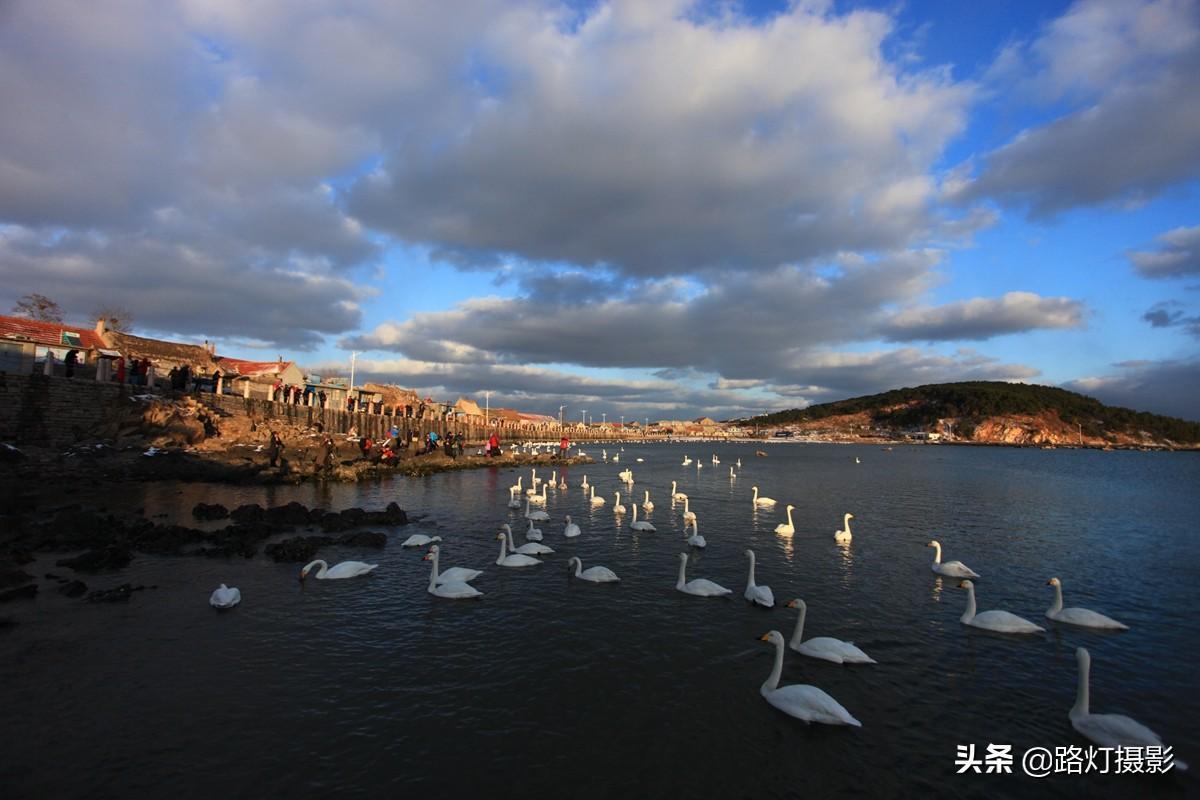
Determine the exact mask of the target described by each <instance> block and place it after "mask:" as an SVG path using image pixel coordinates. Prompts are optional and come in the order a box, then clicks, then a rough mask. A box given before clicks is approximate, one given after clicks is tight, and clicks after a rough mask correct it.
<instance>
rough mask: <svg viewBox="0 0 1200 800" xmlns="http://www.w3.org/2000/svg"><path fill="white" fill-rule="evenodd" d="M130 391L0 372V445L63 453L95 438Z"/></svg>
mask: <svg viewBox="0 0 1200 800" xmlns="http://www.w3.org/2000/svg"><path fill="white" fill-rule="evenodd" d="M129 389H130V387H124V386H119V385H117V384H115V383H97V382H96V381H94V380H88V379H86V378H62V377H54V376H47V375H14V374H13V373H11V372H0V441H3V442H12V443H14V444H18V445H19V444H34V445H42V446H47V447H65V446H69V445H71V444H73V443H75V442H78V441H82V440H85V439H91V438H95V435H96V431H98V430H100V429H101V428H103V427H105V424H106V423H107V422H108V421H109V420H111V419H112V417H113V415H114V413H115V412H116V411H117V409H118V407H119V406H120V405H121V404H126V403H129V402H130V400H129V394H130V393H129Z"/></svg>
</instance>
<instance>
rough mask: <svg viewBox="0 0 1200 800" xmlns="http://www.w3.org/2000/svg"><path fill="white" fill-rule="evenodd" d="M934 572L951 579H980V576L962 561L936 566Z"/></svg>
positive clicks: (947, 562)
mask: <svg viewBox="0 0 1200 800" xmlns="http://www.w3.org/2000/svg"><path fill="white" fill-rule="evenodd" d="M933 571H934V572H936V573H938V574H939V575H945V576H946V577H949V578H978V577H979V574H978V573H976V572H975V570H973V569H971V568H970V567H968V566H967V565H966V564H964V563H963V562H961V561H946V562H943V563H941V564H934V565H933Z"/></svg>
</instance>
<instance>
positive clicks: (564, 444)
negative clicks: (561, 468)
mask: <svg viewBox="0 0 1200 800" xmlns="http://www.w3.org/2000/svg"><path fill="white" fill-rule="evenodd" d="M570 449H571V440H570V439H568V438H567V435H566V434H565V433H564V434H563V437H562V439H560V440H559V441H558V457H559V458H561V459H562V460H563V461H566V460H567V451H568V450H570Z"/></svg>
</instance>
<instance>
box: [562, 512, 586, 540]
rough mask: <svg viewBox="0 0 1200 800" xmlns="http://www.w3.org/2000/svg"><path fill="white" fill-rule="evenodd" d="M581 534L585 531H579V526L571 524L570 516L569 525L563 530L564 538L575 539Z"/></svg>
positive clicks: (568, 518) (569, 517)
mask: <svg viewBox="0 0 1200 800" xmlns="http://www.w3.org/2000/svg"><path fill="white" fill-rule="evenodd" d="M581 533H583V531H581V530H579V526H578V525H576V524H575V523H574V522H571V515H570V514H568V515H567V525H566V527H565V528H563V536H565V537H567V538H568V539H574V538H575V537H576V536H578V535H579V534H581Z"/></svg>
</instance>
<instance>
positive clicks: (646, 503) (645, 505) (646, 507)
mask: <svg viewBox="0 0 1200 800" xmlns="http://www.w3.org/2000/svg"><path fill="white" fill-rule="evenodd" d="M653 510H654V503H652V502H650V490H649V489H647V490H646V499H645V500H643V501H642V511H645V512H646V513H647V514H649V513H650V512H651V511H653Z"/></svg>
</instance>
